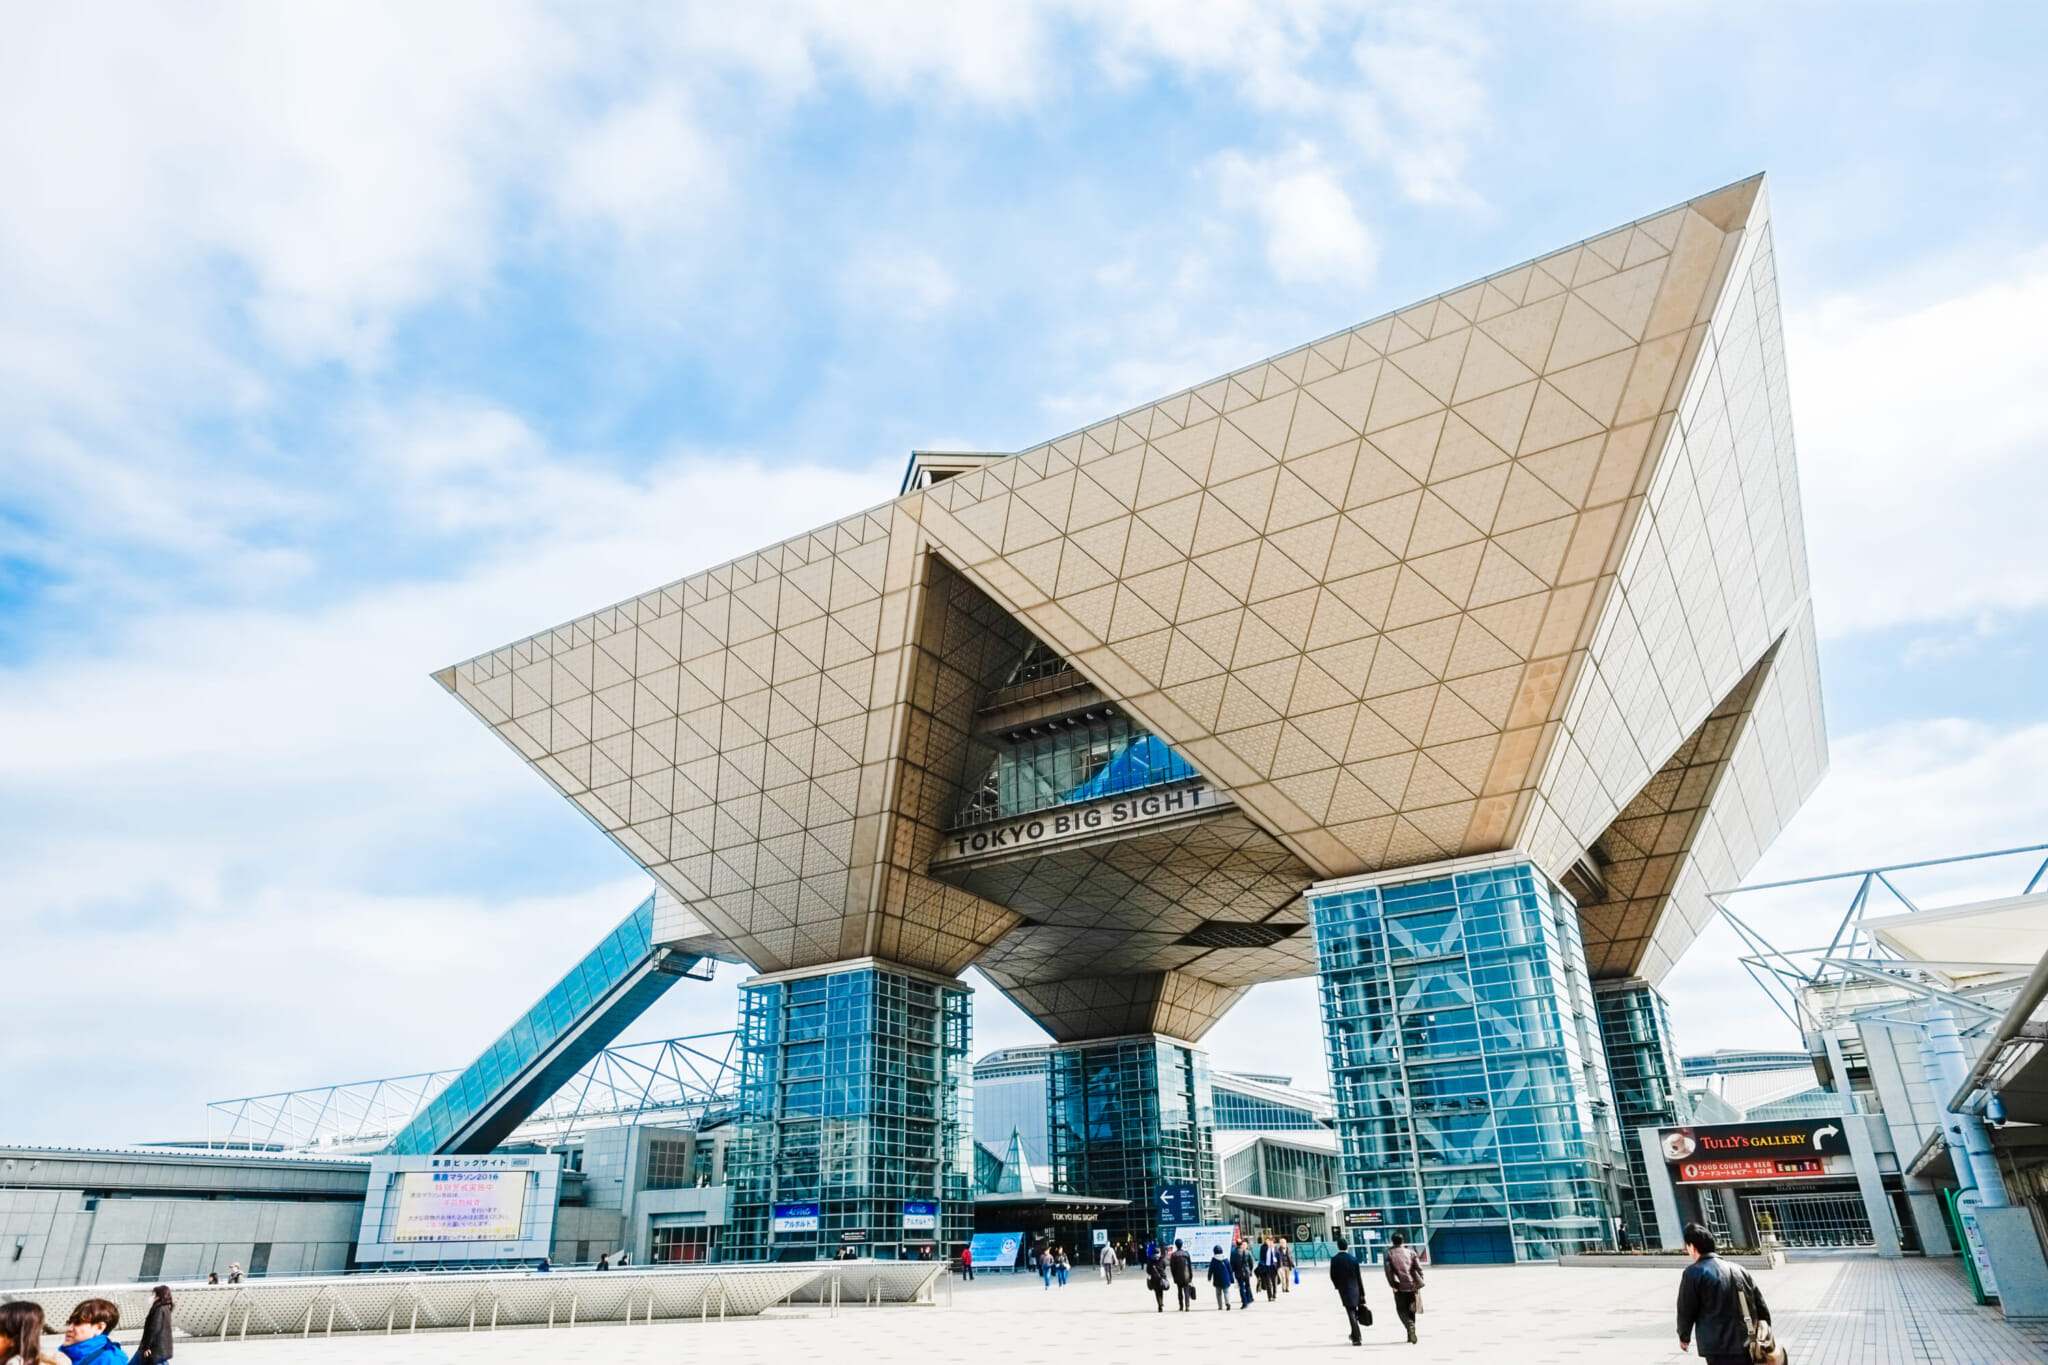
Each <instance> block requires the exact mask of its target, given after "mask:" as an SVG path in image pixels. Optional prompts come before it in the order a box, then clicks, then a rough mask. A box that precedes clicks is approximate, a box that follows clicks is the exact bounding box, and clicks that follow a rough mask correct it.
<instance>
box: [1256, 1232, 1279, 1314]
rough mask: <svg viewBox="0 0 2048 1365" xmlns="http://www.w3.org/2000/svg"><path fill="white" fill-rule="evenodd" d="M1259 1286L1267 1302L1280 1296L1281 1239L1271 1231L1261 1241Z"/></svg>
mask: <svg viewBox="0 0 2048 1365" xmlns="http://www.w3.org/2000/svg"><path fill="white" fill-rule="evenodd" d="M1259 1288H1261V1289H1263V1290H1265V1291H1266V1302H1267V1303H1271V1302H1272V1301H1273V1300H1274V1299H1277V1298H1279V1297H1280V1239H1279V1238H1277V1237H1275V1236H1273V1234H1271V1233H1267V1234H1266V1236H1265V1238H1264V1239H1263V1240H1262V1241H1260V1243H1259Z"/></svg>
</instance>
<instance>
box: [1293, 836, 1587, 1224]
mask: <svg viewBox="0 0 2048 1365" xmlns="http://www.w3.org/2000/svg"><path fill="white" fill-rule="evenodd" d="M1309 900H1310V906H1311V913H1312V916H1313V920H1314V924H1315V933H1316V949H1317V956H1318V963H1319V981H1320V988H1321V995H1322V1008H1323V1020H1324V1030H1325V1041H1326V1046H1327V1048H1328V1055H1329V1061H1330V1074H1331V1077H1332V1080H1333V1082H1334V1087H1335V1090H1336V1101H1337V1130H1338V1134H1339V1142H1340V1149H1341V1152H1342V1157H1343V1162H1344V1177H1345V1186H1346V1192H1347V1197H1348V1199H1349V1201H1350V1203H1351V1205H1352V1206H1353V1207H1357V1208H1371V1209H1378V1210H1380V1211H1381V1214H1382V1217H1383V1218H1384V1220H1385V1222H1384V1229H1385V1231H1384V1232H1383V1233H1382V1235H1383V1236H1385V1235H1388V1234H1391V1233H1392V1232H1395V1231H1401V1232H1405V1233H1406V1234H1407V1235H1408V1236H1409V1238H1410V1239H1411V1240H1416V1241H1422V1242H1426V1243H1427V1244H1428V1245H1429V1246H1430V1248H1431V1255H1432V1257H1433V1258H1434V1259H1437V1260H1442V1261H1458V1260H1510V1259H1512V1260H1549V1259H1552V1258H1554V1257H1556V1256H1558V1255H1559V1254H1561V1253H1566V1252H1576V1251H1581V1250H1590V1249H1597V1248H1601V1247H1605V1246H1607V1245H1609V1241H1610V1237H1611V1224H1610V1222H1609V1217H1610V1210H1609V1187H1610V1182H1611V1180H1612V1176H1613V1171H1614V1166H1615V1163H1616V1160H1617V1150H1616V1149H1617V1148H1618V1146H1619V1142H1620V1137H1619V1132H1618V1130H1617V1129H1616V1126H1615V1121H1614V1110H1613V1101H1612V1097H1611V1089H1610V1085H1609V1081H1608V1077H1607V1074H1606V1062H1605V1058H1604V1056H1603V1055H1602V1052H1601V1047H1600V1037H1599V1031H1598V1026H1597V1024H1596V1022H1595V1020H1594V1008H1593V1000H1592V991H1591V989H1590V984H1589V982H1588V980H1587V976H1586V965H1585V949H1584V947H1583V945H1582V943H1581V941H1580V938H1579V925H1578V913H1577V911H1576V909H1575V907H1574V906H1573V904H1572V902H1571V899H1570V898H1569V897H1568V896H1566V895H1565V894H1564V893H1563V892H1562V891H1561V890H1559V889H1558V888H1557V887H1556V886H1555V885H1554V884H1552V883H1551V882H1550V880H1549V879H1548V878H1546V877H1545V876H1544V875H1543V874H1542V873H1541V872H1540V871H1538V870H1537V869H1536V868H1535V867H1534V866H1533V865H1531V864H1526V863H1523V864H1515V865H1510V866H1506V867H1498V868H1488V869H1484V870H1480V871H1473V872H1461V873H1455V874H1451V875H1447V876H1439V877H1435V878H1432V879H1429V880H1426V881H1416V882H1410V883H1407V884H1404V885H1385V886H1370V887H1359V888H1352V889H1347V888H1345V887H1344V886H1343V885H1342V884H1341V883H1340V884H1338V885H1336V886H1333V887H1332V888H1331V889H1330V890H1329V891H1327V892H1322V893H1320V894H1318V893H1315V892H1311V894H1310V897H1309Z"/></svg>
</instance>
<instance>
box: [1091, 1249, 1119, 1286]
mask: <svg viewBox="0 0 2048 1365" xmlns="http://www.w3.org/2000/svg"><path fill="white" fill-rule="evenodd" d="M1095 1261H1096V1264H1098V1265H1100V1266H1101V1267H1102V1282H1103V1283H1104V1284H1112V1283H1114V1282H1115V1279H1116V1248H1115V1247H1113V1246H1111V1245H1110V1244H1109V1243H1107V1242H1104V1243H1103V1244H1102V1253H1101V1254H1100V1255H1099V1256H1097V1257H1096V1258H1095Z"/></svg>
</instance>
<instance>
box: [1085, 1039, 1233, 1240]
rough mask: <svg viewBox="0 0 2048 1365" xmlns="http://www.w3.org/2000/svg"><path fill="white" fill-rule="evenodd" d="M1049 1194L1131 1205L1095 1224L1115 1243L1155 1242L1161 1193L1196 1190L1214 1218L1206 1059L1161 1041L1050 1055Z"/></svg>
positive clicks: (1112, 1043) (1105, 1044) (1117, 1042)
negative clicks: (1189, 1187)
mask: <svg viewBox="0 0 2048 1365" xmlns="http://www.w3.org/2000/svg"><path fill="white" fill-rule="evenodd" d="M1050 1061H1051V1070H1050V1073H1049V1074H1048V1076H1047V1093H1046V1099H1047V1127H1048V1130H1049V1131H1048V1145H1049V1146H1050V1148H1051V1156H1052V1183H1053V1188H1054V1189H1056V1190H1059V1191H1060V1192H1062V1193H1065V1194H1088V1195H1095V1196H1097V1197H1099V1198H1106V1199H1124V1200H1128V1201H1129V1205H1128V1207H1127V1208H1125V1209H1124V1210H1122V1211H1121V1212H1120V1213H1116V1214H1105V1215H1104V1216H1103V1217H1102V1219H1101V1222H1102V1223H1103V1224H1105V1225H1106V1226H1108V1227H1109V1228H1110V1230H1111V1233H1112V1235H1113V1236H1114V1237H1116V1238H1118V1239H1119V1240H1120V1239H1122V1238H1124V1237H1132V1238H1140V1239H1142V1238H1148V1237H1153V1236H1156V1235H1158V1234H1159V1233H1160V1231H1161V1227H1160V1223H1159V1191H1160V1189H1161V1187H1162V1186H1166V1185H1177V1184H1184V1183H1185V1184H1193V1185H1195V1186H1197V1187H1198V1188H1199V1189H1200V1191H1201V1202H1202V1210H1203V1216H1204V1217H1213V1216H1216V1215H1217V1214H1218V1213H1219V1212H1220V1210H1219V1207H1218V1205H1217V1187H1216V1120H1215V1114H1214V1097H1213V1092H1212V1087H1211V1085H1210V1081H1209V1055H1208V1054H1207V1053H1206V1052H1203V1051H1202V1050H1201V1049H1200V1048H1197V1047H1190V1046H1189V1045H1188V1044H1186V1043H1183V1042H1178V1041H1176V1040H1174V1039H1171V1038H1166V1037H1162V1036H1160V1035H1158V1034H1140V1035H1138V1036H1136V1037H1131V1038H1106V1039H1102V1040H1100V1041H1094V1042H1086V1043H1074V1044H1068V1045H1063V1046H1058V1047H1054V1048H1052V1049H1051V1050H1050Z"/></svg>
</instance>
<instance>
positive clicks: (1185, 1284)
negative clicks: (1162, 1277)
mask: <svg viewBox="0 0 2048 1365" xmlns="http://www.w3.org/2000/svg"><path fill="white" fill-rule="evenodd" d="M1166 1264H1167V1268H1168V1269H1170V1270H1171V1271H1172V1272H1173V1296H1174V1299H1175V1301H1176V1302H1178V1303H1179V1304H1180V1311H1181V1312H1183V1313H1185V1312H1187V1311H1188V1305H1189V1304H1191V1303H1193V1302H1194V1301H1195V1260H1194V1257H1192V1256H1190V1255H1188V1249H1187V1248H1186V1247H1184V1246H1182V1245H1181V1242H1180V1238H1178V1237H1176V1238H1174V1239H1173V1251H1172V1252H1171V1254H1169V1255H1168V1256H1167V1258H1166Z"/></svg>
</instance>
